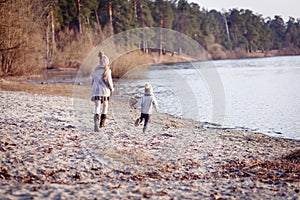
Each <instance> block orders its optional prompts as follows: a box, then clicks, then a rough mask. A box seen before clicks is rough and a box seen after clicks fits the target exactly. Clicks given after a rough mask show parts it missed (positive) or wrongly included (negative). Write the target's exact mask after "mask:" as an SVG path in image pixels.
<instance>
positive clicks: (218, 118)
mask: <svg viewBox="0 0 300 200" xmlns="http://www.w3.org/2000/svg"><path fill="white" fill-rule="evenodd" d="M141 71H142V70H141V68H139V67H137V68H135V69H134V70H132V71H130V72H129V73H128V74H126V76H124V77H123V78H122V79H120V80H119V81H118V82H117V84H116V93H115V95H116V97H121V98H128V99H130V98H132V97H135V98H138V97H139V96H140V95H141V94H142V93H143V86H144V83H145V82H150V83H151V84H152V85H153V89H154V93H155V96H156V98H157V99H158V102H159V107H160V112H164V113H168V114H171V115H174V116H177V117H182V118H191V119H194V120H197V121H201V122H209V123H207V126H211V127H214V128H229V129H242V130H248V131H254V132H263V133H266V134H269V135H272V136H278V137H284V138H292V139H300V56H291V57H272V58H259V59H242V60H221V61H207V62H193V63H178V64H174V65H160V66H153V67H151V68H149V70H148V71H147V72H142V73H141ZM213 123H216V124H219V125H217V126H216V125H214V124H213Z"/></svg>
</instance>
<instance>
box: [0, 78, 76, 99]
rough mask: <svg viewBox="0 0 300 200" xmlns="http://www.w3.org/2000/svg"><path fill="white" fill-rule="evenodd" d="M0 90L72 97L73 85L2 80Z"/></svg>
mask: <svg viewBox="0 0 300 200" xmlns="http://www.w3.org/2000/svg"><path fill="white" fill-rule="evenodd" d="M0 90H4V91H14V92H27V93H31V94H43V95H51V96H68V97H70V96H72V95H73V84H34V83H29V82H27V81H26V80H22V79H19V80H4V79H2V80H0Z"/></svg>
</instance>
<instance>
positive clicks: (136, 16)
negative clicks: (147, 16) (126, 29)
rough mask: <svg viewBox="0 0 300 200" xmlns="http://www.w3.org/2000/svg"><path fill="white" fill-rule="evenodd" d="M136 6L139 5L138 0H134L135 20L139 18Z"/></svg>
mask: <svg viewBox="0 0 300 200" xmlns="http://www.w3.org/2000/svg"><path fill="white" fill-rule="evenodd" d="M136 7H137V5H136V0H133V12H134V17H135V20H137V18H138V15H137V9H136Z"/></svg>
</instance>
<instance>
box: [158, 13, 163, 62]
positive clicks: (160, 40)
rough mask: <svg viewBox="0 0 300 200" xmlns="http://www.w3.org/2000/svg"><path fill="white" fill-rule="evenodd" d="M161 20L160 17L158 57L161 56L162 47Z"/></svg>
mask: <svg viewBox="0 0 300 200" xmlns="http://www.w3.org/2000/svg"><path fill="white" fill-rule="evenodd" d="M163 22H164V20H163V18H162V17H160V18H159V55H160V56H161V55H162V48H163V45H162V40H163V34H162V27H163Z"/></svg>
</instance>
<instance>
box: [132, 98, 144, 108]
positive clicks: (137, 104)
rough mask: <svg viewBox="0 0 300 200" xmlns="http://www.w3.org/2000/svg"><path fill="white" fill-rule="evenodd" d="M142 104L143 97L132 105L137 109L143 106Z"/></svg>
mask: <svg viewBox="0 0 300 200" xmlns="http://www.w3.org/2000/svg"><path fill="white" fill-rule="evenodd" d="M141 104H142V98H140V99H139V100H138V101H137V102H136V103H134V104H133V105H132V108H133V109H137V108H138V107H140V106H141Z"/></svg>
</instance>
